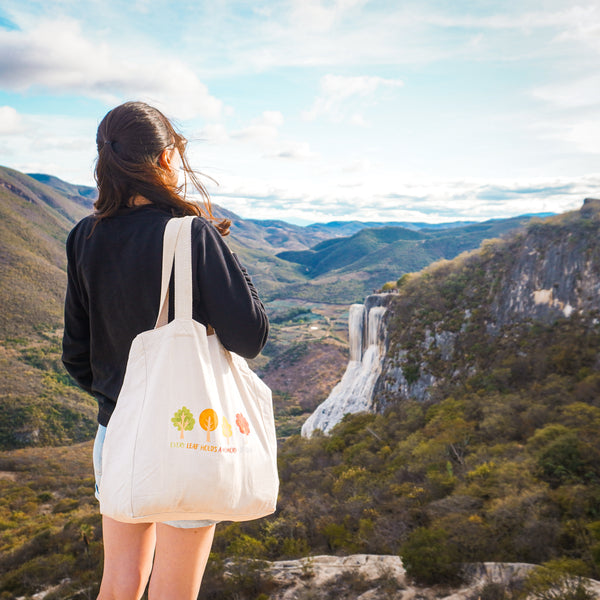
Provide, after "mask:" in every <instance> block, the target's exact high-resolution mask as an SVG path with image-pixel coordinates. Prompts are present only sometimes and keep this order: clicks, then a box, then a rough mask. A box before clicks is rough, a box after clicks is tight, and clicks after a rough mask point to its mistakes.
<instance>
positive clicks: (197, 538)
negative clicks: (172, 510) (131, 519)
mask: <svg viewBox="0 0 600 600" xmlns="http://www.w3.org/2000/svg"><path fill="white" fill-rule="evenodd" d="M214 535H215V526H214V525H211V526H210V527H198V528H195V529H182V528H179V527H172V526H170V525H165V524H164V523H157V525H156V554H155V557H154V568H153V570H152V577H151V578H150V587H149V588H148V598H149V599H150V600H164V599H165V598H169V599H170V600H196V598H197V597H198V592H199V591H200V584H201V583H202V575H204V569H205V567H206V563H207V561H208V555H209V554H210V547H211V546H212V541H213V537H214Z"/></svg>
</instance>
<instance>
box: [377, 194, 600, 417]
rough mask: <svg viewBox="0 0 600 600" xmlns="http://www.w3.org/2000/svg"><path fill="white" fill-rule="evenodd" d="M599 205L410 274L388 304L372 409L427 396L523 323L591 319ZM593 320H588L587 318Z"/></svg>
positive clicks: (597, 306) (472, 369)
mask: <svg viewBox="0 0 600 600" xmlns="http://www.w3.org/2000/svg"><path fill="white" fill-rule="evenodd" d="M599 234H600V200H593V199H586V200H585V202H584V204H583V207H582V208H581V210H579V211H575V212H571V213H566V214H564V215H560V216H557V217H550V218H548V219H544V220H536V221H534V222H532V223H531V224H530V225H529V226H528V227H527V228H526V229H525V230H524V231H522V232H520V233H518V234H516V235H513V236H511V237H510V238H509V239H506V240H492V241H489V242H485V243H484V244H483V245H482V247H481V248H480V249H479V250H477V251H475V252H472V253H469V254H466V255H463V256H461V257H458V258H457V259H455V260H454V261H451V262H442V263H437V264H435V265H432V266H431V267H430V268H428V269H426V270H424V271H423V272H421V273H419V274H416V275H413V276H410V277H408V278H407V279H406V281H405V285H404V286H403V287H402V288H401V289H400V293H399V294H398V296H397V297H395V298H394V299H393V301H392V302H391V303H390V305H389V310H388V319H387V330H388V339H389V344H388V348H387V353H386V356H385V358H384V360H383V364H382V369H381V375H380V377H379V379H378V382H377V384H376V386H375V389H374V400H373V404H374V405H375V406H376V407H377V408H379V409H381V408H383V407H385V406H386V405H387V404H388V403H389V402H391V401H394V400H398V399H402V398H410V399H415V400H420V401H423V400H428V399H434V400H435V399H436V397H437V396H436V391H440V392H441V393H443V389H444V386H445V384H448V383H457V382H459V381H461V380H462V381H464V380H465V379H466V378H467V377H470V376H473V375H474V374H475V373H476V372H477V371H478V370H481V369H484V368H491V367H493V366H494V365H492V364H486V361H485V356H486V353H489V352H487V350H488V349H489V348H492V347H494V346H497V345H499V344H502V343H503V341H504V340H505V339H507V338H510V337H511V336H513V337H514V336H518V335H520V333H519V332H522V330H523V327H531V326H532V325H533V324H536V323H537V324H538V325H545V326H550V325H551V324H552V323H554V322H556V321H557V320H560V319H571V320H573V321H575V320H583V321H589V322H592V321H594V320H595V319H597V317H598V315H599V310H600V243H599V239H600V238H599ZM594 322H597V321H594Z"/></svg>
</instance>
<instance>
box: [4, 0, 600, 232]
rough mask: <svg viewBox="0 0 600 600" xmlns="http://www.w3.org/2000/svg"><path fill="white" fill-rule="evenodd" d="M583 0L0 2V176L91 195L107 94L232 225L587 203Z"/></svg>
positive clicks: (591, 75)
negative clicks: (169, 130)
mask: <svg viewBox="0 0 600 600" xmlns="http://www.w3.org/2000/svg"><path fill="white" fill-rule="evenodd" d="M599 65H600V2H598V0H581V1H580V2H571V1H567V0H544V1H541V0H535V1H533V0H520V1H512V0H506V1H493V0H490V1H486V0H470V1H460V0H457V1H455V2H447V1H446V0H439V1H435V0H418V1H414V2H411V1H406V2H405V1H403V0H396V1H378V0H371V1H368V0H285V1H279V2H274V1H273V2H268V1H263V2H261V1H260V0H259V1H254V2H246V1H228V0H214V1H212V2H202V1H197V2H162V3H158V2H150V1H148V0H131V1H129V2H117V1H113V0H102V1H99V0H98V1H95V0H92V1H85V0H78V1H75V0H59V1H55V2H37V1H28V0H19V1H14V0H3V2H2V5H1V7H0V164H2V165H5V166H9V167H12V168H16V169H19V170H21V171H25V172H44V173H50V174H53V175H56V176H58V177H61V178H62V179H65V180H67V181H70V182H73V183H84V184H89V185H93V175H92V173H93V163H94V158H95V144H94V138H95V130H96V127H97V125H98V123H99V121H100V120H101V118H102V117H103V116H104V114H105V113H106V112H107V111H108V110H109V109H110V108H112V107H113V106H115V105H116V104H119V103H121V102H123V101H125V100H132V99H142V100H146V101H148V102H149V103H152V104H155V105H156V106H158V107H159V108H161V109H162V110H163V111H164V112H165V113H166V114H167V115H168V116H170V117H172V118H173V119H175V120H176V121H177V123H178V125H179V128H180V129H181V131H182V132H183V133H184V135H186V137H188V139H190V145H189V149H190V158H191V162H192V164H193V165H194V166H195V167H196V168H198V169H199V170H200V171H202V172H204V173H206V174H207V175H209V176H210V177H212V178H214V179H215V180H216V181H217V182H218V184H219V185H218V186H217V185H215V184H213V183H212V182H210V181H208V187H209V190H210V192H211V194H212V196H213V199H214V201H215V202H217V203H219V204H221V205H223V206H225V207H226V208H229V209H230V210H233V211H235V212H237V213H238V214H240V215H241V216H243V217H251V218H260V219H283V220H287V221H292V222H298V223H304V222H314V221H329V220H351V219H360V220H378V221H392V220H410V221H428V222H440V221H451V220H459V219H460V220H463V219H477V220H481V219H486V218H493V217H505V216H511V215H516V214H522V213H525V212H549V211H551V212H561V211H563V210H568V209H573V208H576V207H578V206H579V205H580V204H581V202H582V201H583V199H584V198H585V197H586V196H596V197H598V196H600V191H599V190H598V187H599V185H600V165H599V159H600V144H599V143H598V140H599V139H600V67H599Z"/></svg>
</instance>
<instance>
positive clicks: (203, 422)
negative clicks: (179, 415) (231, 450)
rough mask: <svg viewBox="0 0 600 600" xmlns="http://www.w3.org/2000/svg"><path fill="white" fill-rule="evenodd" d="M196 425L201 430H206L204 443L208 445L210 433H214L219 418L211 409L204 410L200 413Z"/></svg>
mask: <svg viewBox="0 0 600 600" xmlns="http://www.w3.org/2000/svg"><path fill="white" fill-rule="evenodd" d="M198 423H199V424H200V427H202V429H204V430H206V441H207V442H208V443H210V432H211V431H214V430H215V429H216V428H217V425H218V424H219V417H218V416H217V413H216V412H215V411H214V410H213V409H212V408H206V409H205V410H203V411H202V412H201V413H200V416H199V417H198Z"/></svg>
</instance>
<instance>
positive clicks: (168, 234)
mask: <svg viewBox="0 0 600 600" xmlns="http://www.w3.org/2000/svg"><path fill="white" fill-rule="evenodd" d="M193 219H194V217H193V216H187V217H181V218H174V219H171V220H170V221H169V222H168V223H167V225H166V227H165V233H164V236H163V254H162V277H161V286H160V303H159V310H158V317H157V319H156V324H155V326H154V328H155V329H156V328H158V327H162V326H163V325H166V324H167V322H168V320H169V281H170V280H171V272H172V270H173V261H174V262H175V318H176V319H186V318H187V319H191V318H192V220H193Z"/></svg>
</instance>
